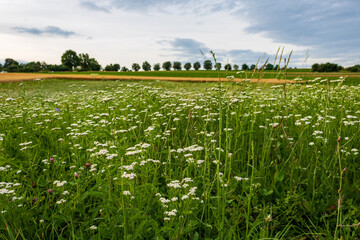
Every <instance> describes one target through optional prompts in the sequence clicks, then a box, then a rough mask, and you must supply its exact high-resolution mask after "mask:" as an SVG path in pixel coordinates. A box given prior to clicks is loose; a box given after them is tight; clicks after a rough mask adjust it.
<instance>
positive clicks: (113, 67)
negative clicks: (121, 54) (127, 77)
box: [104, 63, 120, 72]
mask: <svg viewBox="0 0 360 240" xmlns="http://www.w3.org/2000/svg"><path fill="white" fill-rule="evenodd" d="M104 70H105V71H115V72H117V71H119V70H120V64H118V63H115V64H109V65H106V67H105V68H104Z"/></svg>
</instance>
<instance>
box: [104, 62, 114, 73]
mask: <svg viewBox="0 0 360 240" xmlns="http://www.w3.org/2000/svg"><path fill="white" fill-rule="evenodd" d="M112 69H113V65H112V64H109V65H106V66H105V68H104V70H105V71H107V72H108V71H112Z"/></svg>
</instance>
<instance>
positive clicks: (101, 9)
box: [80, 1, 110, 13]
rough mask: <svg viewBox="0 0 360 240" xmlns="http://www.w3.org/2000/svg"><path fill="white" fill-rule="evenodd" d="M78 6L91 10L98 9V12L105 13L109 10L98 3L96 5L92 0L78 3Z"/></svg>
mask: <svg viewBox="0 0 360 240" xmlns="http://www.w3.org/2000/svg"><path fill="white" fill-rule="evenodd" d="M80 6H82V7H84V8H86V9H89V10H92V11H98V12H105V13H110V10H109V9H108V8H106V7H101V6H99V5H97V4H96V3H94V2H90V1H84V2H81V3H80Z"/></svg>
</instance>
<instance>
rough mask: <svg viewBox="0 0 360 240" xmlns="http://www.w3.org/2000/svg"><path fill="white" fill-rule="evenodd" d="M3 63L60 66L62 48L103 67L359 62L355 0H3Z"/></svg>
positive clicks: (359, 4) (359, 5) (359, 15)
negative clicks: (283, 58) (280, 56)
mask: <svg viewBox="0 0 360 240" xmlns="http://www.w3.org/2000/svg"><path fill="white" fill-rule="evenodd" d="M0 6H1V7H0V62H1V61H3V60H4V59H5V58H8V57H10V58H14V59H16V60H18V61H21V62H29V61H45V62H47V63H49V64H60V59H61V55H62V54H63V53H64V52H65V51H66V50H67V49H73V50H75V51H76V52H77V53H88V54H89V55H90V57H94V58H95V59H97V60H98V62H99V63H100V64H101V65H102V66H103V67H104V66H105V65H106V64H109V63H119V64H120V65H121V66H127V67H131V64H132V63H134V62H137V63H140V64H141V63H142V62H143V61H145V60H147V61H148V62H150V63H151V64H154V63H158V62H159V63H162V62H164V61H181V62H187V61H190V62H194V61H200V62H203V61H204V59H206V58H210V54H209V52H210V50H213V51H214V52H215V53H216V56H217V58H218V60H219V61H220V62H222V63H223V64H224V63H227V62H228V63H231V64H234V63H236V64H238V65H241V64H243V63H248V64H253V63H256V61H257V59H258V58H259V57H261V60H260V62H264V61H265V60H266V59H267V58H268V57H270V62H271V63H273V61H274V56H275V53H276V52H277V50H278V48H279V47H280V46H281V47H284V49H285V50H284V55H288V54H289V52H290V51H291V50H293V54H292V57H291V61H290V65H291V66H296V67H309V66H311V64H313V63H315V62H318V63H321V62H327V61H330V62H335V63H338V64H341V65H343V66H350V65H354V64H360V30H359V26H360V1H359V0H342V1H340V0H296V1H293V0H277V1H269V0H262V1H260V0H197V1H192V0H178V1H174V0H0Z"/></svg>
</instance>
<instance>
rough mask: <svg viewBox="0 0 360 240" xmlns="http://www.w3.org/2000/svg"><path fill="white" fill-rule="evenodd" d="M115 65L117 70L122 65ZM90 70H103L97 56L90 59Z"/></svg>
mask: <svg viewBox="0 0 360 240" xmlns="http://www.w3.org/2000/svg"><path fill="white" fill-rule="evenodd" d="M115 65H116V64H115ZM115 65H114V70H115V71H117V70H118V69H120V65H119V64H117V65H118V66H119V68H116V67H115ZM116 69H117V70H116ZM88 70H89V71H100V70H101V65H100V64H99V63H98V61H96V59H95V58H90V59H89V69H88Z"/></svg>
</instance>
